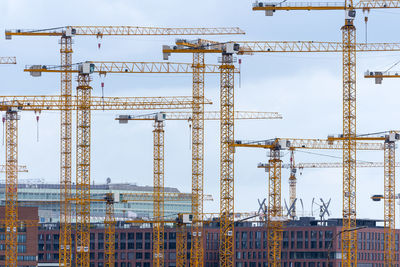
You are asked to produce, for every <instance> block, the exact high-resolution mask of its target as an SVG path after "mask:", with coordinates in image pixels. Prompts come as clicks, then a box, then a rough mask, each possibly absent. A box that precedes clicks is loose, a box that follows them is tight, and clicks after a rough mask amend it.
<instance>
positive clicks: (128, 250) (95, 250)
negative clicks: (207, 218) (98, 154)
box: [38, 218, 400, 267]
mask: <svg viewBox="0 0 400 267" xmlns="http://www.w3.org/2000/svg"><path fill="white" fill-rule="evenodd" d="M376 223H377V222H376V221H375V220H358V226H366V227H367V228H365V229H361V230H359V231H358V248H359V251H358V259H359V260H358V262H359V266H360V267H381V266H383V264H384V260H383V228H382V227H379V226H377V225H376ZM340 231H341V219H330V220H327V221H325V222H324V223H323V225H321V223H320V222H319V221H316V220H314V219H313V218H301V219H300V220H296V221H292V222H289V223H288V224H287V225H286V228H285V231H284V232H283V242H282V266H283V267H329V266H332V267H333V266H335V267H336V266H340V257H341V252H340ZM399 233H400V231H399V230H397V232H396V259H397V262H398V260H399ZM203 237H204V244H205V251H204V261H205V264H204V266H205V267H217V266H218V258H219V255H218V247H219V229H218V225H217V223H214V224H209V225H207V226H206V228H205V235H204V236H203ZM58 239H59V233H58V226H57V225H56V224H54V225H46V224H44V225H42V226H41V227H40V229H39V232H38V262H39V265H42V264H47V265H49V264H51V263H54V264H56V263H57V262H58V249H59V243H58V242H59V241H58ZM115 240H116V244H115V248H116V250H115V252H116V267H150V266H151V265H152V258H151V257H152V248H151V246H152V245H151V244H152V229H151V228H150V227H147V228H146V227H139V226H128V225H119V226H118V227H117V229H116V239H115ZM188 248H190V235H189V234H188ZM188 251H190V250H188ZM328 253H329V256H330V259H331V260H330V261H329V264H328V257H327V255H328ZM266 257H267V229H266V227H265V226H264V225H261V224H260V223H250V222H246V223H239V224H238V225H236V228H235V262H236V263H235V264H236V267H265V266H267V259H266ZM90 258H91V267H103V266H104V228H103V227H102V225H93V226H92V230H91V244H90ZM175 262H176V233H175V229H174V228H168V227H166V233H165V266H167V267H174V266H175ZM398 266H399V264H397V265H396V267H398Z"/></svg>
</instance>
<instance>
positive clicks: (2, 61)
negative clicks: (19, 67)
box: [0, 57, 17, 64]
mask: <svg viewBox="0 0 400 267" xmlns="http://www.w3.org/2000/svg"><path fill="white" fill-rule="evenodd" d="M0 64H17V59H16V58H15V57H0Z"/></svg>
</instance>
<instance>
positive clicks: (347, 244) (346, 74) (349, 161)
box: [341, 1, 357, 267]
mask: <svg viewBox="0 0 400 267" xmlns="http://www.w3.org/2000/svg"><path fill="white" fill-rule="evenodd" d="M349 4H351V5H352V4H353V3H352V1H350V2H349ZM350 10H351V9H350ZM342 38H343V40H342V42H343V54H342V55H343V138H344V140H343V195H342V197H343V227H344V229H345V230H346V229H347V230H349V229H353V228H356V227H357V225H356V218H357V202H356V192H357V190H356V189H357V183H356V182H357V180H356V160H357V157H356V156H357V150H356V148H357V147H356V140H355V138H356V117H357V114H356V103H357V101H356V99H357V98H356V97H357V95H356V46H355V44H356V28H355V27H354V25H353V20H352V19H347V20H346V21H345V25H344V26H343V27H342ZM341 241H342V246H341V248H342V255H343V256H342V265H343V266H349V267H350V266H357V232H356V231H344V232H343V233H342V239H341Z"/></svg>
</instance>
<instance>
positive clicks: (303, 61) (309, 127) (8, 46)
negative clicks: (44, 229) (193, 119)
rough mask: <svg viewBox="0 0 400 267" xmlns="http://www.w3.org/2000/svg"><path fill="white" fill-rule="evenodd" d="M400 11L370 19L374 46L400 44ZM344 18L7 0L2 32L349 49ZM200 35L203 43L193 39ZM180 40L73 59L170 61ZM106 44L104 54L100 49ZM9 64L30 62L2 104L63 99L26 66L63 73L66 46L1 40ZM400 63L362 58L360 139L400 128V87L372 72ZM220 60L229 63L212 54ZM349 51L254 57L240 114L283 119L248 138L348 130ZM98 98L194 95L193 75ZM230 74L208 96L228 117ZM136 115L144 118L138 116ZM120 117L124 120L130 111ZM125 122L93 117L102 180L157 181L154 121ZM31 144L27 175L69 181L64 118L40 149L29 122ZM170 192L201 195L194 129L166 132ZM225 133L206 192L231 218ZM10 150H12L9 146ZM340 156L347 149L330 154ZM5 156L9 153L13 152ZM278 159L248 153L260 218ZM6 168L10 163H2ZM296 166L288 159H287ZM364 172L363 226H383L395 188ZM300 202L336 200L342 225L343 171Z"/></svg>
mask: <svg viewBox="0 0 400 267" xmlns="http://www.w3.org/2000/svg"><path fill="white" fill-rule="evenodd" d="M399 14H400V13H399V12H398V11H394V10H388V11H372V12H371V13H370V14H369V25H368V41H370V42H395V41H397V40H398V36H397V35H396V34H394V33H397V32H398V29H397V27H398V26H397V25H398V23H397V22H398V19H399ZM343 15H344V14H343V13H342V12H282V13H279V12H277V13H275V15H274V16H273V17H265V16H264V15H263V13H262V12H253V11H251V1H244V0H242V1H238V0H234V1H227V0H218V1H215V0H214V1H213V0H205V1H201V2H199V1H187V0H186V1H184V0H170V1H159V0H155V1H136V0H134V1H128V0H125V1H124V0H113V1H111V0H97V1H94V0H90V1H76V0H70V1H54V0H52V1H50V0H37V1H29V0H25V1H23V0H2V1H0V25H2V28H1V31H4V29H8V28H12V29H14V28H23V29H26V28H28V29H29V28H34V29H41V28H51V27H57V26H66V25H132V26H159V27H202V26H204V27H206V26H209V27H217V26H239V27H241V28H242V29H243V30H245V31H246V32H247V35H246V36H231V37H207V38H209V39H213V40H270V41H272V40H314V41H341V31H340V27H341V25H342V24H343ZM363 17H364V16H363V14H362V12H359V13H358V17H357V20H356V26H357V27H358V40H360V41H364V40H365V25H364V19H363ZM193 38H195V37H193ZM174 40H175V37H127V38H113V37H112V38H107V37H104V38H103V40H97V39H96V38H94V37H77V38H75V39H74V42H75V43H74V54H73V61H74V62H81V61H85V60H114V61H123V60H124V61H161V60H162V54H161V46H162V45H163V44H173V43H174ZM98 42H101V49H100V50H99V49H98V48H97V44H98ZM0 49H1V56H6V55H7V56H8V55H10V56H17V61H18V65H16V66H0V69H1V72H0V73H1V74H0V75H1V81H2V87H1V88H0V94H1V95H12V94H21V95H22V94H58V93H59V90H60V89H59V87H60V85H59V84H60V82H59V75H56V74H44V75H43V76H42V77H41V78H32V77H30V76H29V74H27V73H23V72H22V69H23V67H24V65H25V64H58V63H59V45H58V38H54V37H43V38H40V37H39V38H37V37H36V38H35V37H33V38H28V37H20V38H17V37H16V38H14V39H13V40H12V41H6V40H4V38H2V39H1V40H0ZM397 60H399V56H398V55H397V53H394V52H386V53H380V54H378V53H370V54H366V53H364V54H360V55H359V57H358V66H357V70H358V79H357V81H358V87H357V88H358V104H357V108H358V109H357V116H358V132H360V133H361V132H362V133H366V132H376V131H382V130H388V129H397V128H398V127H397V124H396V123H395V120H396V119H397V118H398V117H399V115H400V111H399V109H398V108H397V107H398V105H397V104H398V97H399V93H398V88H397V87H398V83H399V82H400V81H397V80H384V83H383V85H381V86H377V85H374V83H373V81H372V80H365V79H364V78H363V72H364V71H365V70H366V69H367V68H369V69H385V68H387V67H389V66H390V65H391V64H392V63H394V62H396V61H397ZM171 61H174V62H190V61H191V55H181V56H178V55H173V56H172V57H171ZM207 62H208V63H216V62H217V56H215V55H212V56H207ZM341 68H342V66H341V55H340V54H290V55H289V54H273V55H254V56H247V57H243V64H242V76H241V78H242V82H241V87H240V88H239V86H238V85H239V84H238V79H236V92H235V93H236V95H235V97H236V109H237V110H253V111H278V112H281V113H282V114H283V116H284V120H280V121H246V122H244V121H239V122H237V124H236V125H237V126H236V130H235V134H236V139H268V138H272V137H299V138H311V137H320V138H324V137H326V136H327V135H328V134H332V133H340V132H341V131H342V129H341V125H342V100H341V99H342V97H341V92H342V87H341V80H342V78H341V75H342V74H341V73H342V71H341ZM93 78H94V80H93V82H92V85H93V88H94V90H93V95H100V94H101V89H100V83H101V82H102V81H104V82H105V95H108V96H159V95H160V96H163V95H190V94H191V77H190V75H189V76H184V75H169V76H166V75H165V76H164V75H129V74H124V75H117V74H116V75H108V76H107V77H106V78H102V79H100V78H99V77H97V76H93ZM218 84H219V80H218V75H216V76H213V77H212V76H209V77H207V80H206V96H207V97H208V98H212V100H213V101H214V106H213V107H208V109H209V110H216V109H218V103H219V100H218V98H219V85H218ZM131 113H132V112H131ZM118 114H123V113H122V112H121V113H118ZM116 115H117V113H113V112H96V113H93V119H92V120H93V128H92V180H93V181H94V182H95V183H103V182H105V179H106V178H107V177H111V178H112V179H113V181H115V182H116V181H120V182H124V181H125V182H136V183H138V184H151V183H152V179H153V178H152V172H153V170H152V123H150V122H133V123H130V124H128V125H118V124H117V123H116V122H115V121H114V120H113V119H114V117H115V116H116ZM22 117H23V118H22V120H21V121H20V135H19V151H20V153H19V161H20V163H21V164H22V163H25V164H27V165H28V168H29V171H30V172H29V174H22V175H21V176H20V177H21V178H29V177H32V178H44V179H46V180H47V181H49V182H50V181H51V182H58V177H59V115H58V113H56V112H46V113H43V114H42V115H41V118H40V142H39V143H37V142H36V122H35V117H34V115H33V114H31V113H24V114H22ZM166 124H167V125H166V128H165V129H166V137H165V140H166V148H165V150H166V152H165V153H166V160H165V184H166V186H175V187H178V188H179V189H180V190H181V191H185V192H188V191H190V186H191V181H190V179H191V178H190V175H191V151H190V135H189V133H190V131H189V127H188V125H187V123H186V122H173V121H171V122H167V123H166ZM218 142H219V124H218V123H217V122H207V123H206V149H205V150H206V156H205V192H206V193H210V194H212V195H213V196H214V202H213V203H206V205H205V206H206V211H210V212H211V211H213V212H216V211H218V209H219V201H218V198H219V143H218ZM3 150H4V149H3ZM319 153H322V154H329V155H333V156H337V157H340V156H341V153H340V151H337V152H327V151H322V152H319ZM1 155H4V152H2V154H1ZM358 158H359V159H361V160H376V161H381V160H383V152H382V153H380V152H359V153H358ZM266 159H267V157H266V151H263V150H252V149H238V150H237V153H236V165H235V173H236V182H235V189H236V190H235V196H236V201H235V205H236V210H237V211H250V210H256V209H257V208H258V207H257V198H264V197H266V192H267V178H266V174H265V173H264V172H263V171H262V170H260V169H257V168H256V165H257V163H258V162H260V161H265V160H266ZM0 160H1V161H3V162H4V156H0ZM287 161H288V156H286V157H285V158H284V162H287ZM296 161H297V162H318V161H320V162H331V161H341V160H340V159H339V158H338V159H335V158H332V157H319V156H316V155H311V154H305V153H301V152H298V153H297V154H296ZM357 174H358V202H357V203H358V213H359V217H368V218H382V215H383V208H382V207H383V206H382V203H372V202H371V200H370V199H369V197H370V195H372V194H374V193H381V192H382V191H383V169H374V170H371V169H360V170H358V171H357ZM288 176H289V173H288V171H287V170H285V171H284V172H283V177H282V178H283V179H282V181H283V195H284V198H285V199H287V198H288V186H287V183H288V182H287V179H288ZM298 178H299V183H298V195H299V197H301V198H302V199H303V200H304V202H305V205H306V206H305V210H306V211H307V212H308V211H309V210H310V209H311V208H310V206H311V199H312V198H313V197H318V198H319V197H323V198H324V199H329V198H332V204H331V205H332V211H333V215H334V216H337V217H339V216H341V202H342V195H341V179H342V176H341V170H340V169H337V170H333V169H322V170H318V169H315V170H304V171H303V175H302V176H299V177H298Z"/></svg>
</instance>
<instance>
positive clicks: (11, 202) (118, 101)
mask: <svg viewBox="0 0 400 267" xmlns="http://www.w3.org/2000/svg"><path fill="white" fill-rule="evenodd" d="M84 78H87V77H84ZM86 81H87V80H86V79H83V81H80V84H79V87H80V88H79V93H80V94H81V95H83V96H84V97H80V98H78V97H77V98H76V99H74V100H73V101H71V102H70V104H69V105H68V109H70V110H77V117H78V116H80V117H82V120H79V124H78V127H80V129H78V137H79V142H78V145H77V146H78V149H79V150H78V152H79V154H78V155H77V168H78V171H77V177H78V178H79V180H78V179H77V194H80V195H79V196H78V199H79V201H81V202H80V203H77V204H79V205H81V207H79V208H78V209H80V212H81V214H83V215H84V216H82V217H83V218H84V220H81V221H80V220H78V221H77V223H81V225H78V227H80V228H78V229H88V227H90V225H89V224H88V222H89V223H90V221H87V218H88V217H87V216H88V214H89V212H90V210H88V208H89V209H90V204H88V202H89V203H90V195H88V194H90V191H89V190H90V187H88V186H86V183H87V182H90V176H89V177H88V175H89V174H90V172H89V168H90V165H89V162H88V156H89V155H88V153H89V151H90V150H89V145H90V127H89V126H90V124H88V123H89V122H90V120H89V118H88V117H89V116H88V115H89V114H90V111H91V110H140V109H142V110H145V109H147V110H154V109H160V108H161V109H179V108H184V109H190V108H191V107H192V104H193V101H192V98H189V97H187V98H185V97H176V98H174V97H153V98H152V97H149V98H146V97H122V98H118V97H108V98H107V97H106V98H103V97H91V96H90V93H89V94H88V92H85V90H87V91H88V90H89V88H88V85H87V84H85V82H86ZM64 107H65V105H64V102H63V98H62V97H60V96H53V97H51V96H30V97H29V96H20V97H15V96H0V111H6V225H7V227H6V229H8V230H7V231H6V237H7V238H6V244H7V246H6V255H7V256H8V257H6V264H7V266H16V265H17V249H16V246H17V243H16V241H17V240H16V239H17V235H16V231H14V230H15V229H17V228H16V227H17V221H18V217H17V214H18V213H17V203H18V191H17V189H18V176H17V164H18V154H17V153H18V150H17V145H18V134H17V129H18V120H19V114H18V113H19V111H21V110H25V111H29V110H30V111H43V110H62V109H63V108H64ZM80 145H81V146H80ZM78 182H79V185H78ZM88 189H89V190H88ZM79 190H80V192H78V191H79ZM80 197H81V198H80ZM69 199H70V198H69ZM87 235H89V232H87ZM81 240H82V241H80V242H81V243H80V244H79V245H77V252H78V253H81V254H83V255H85V254H88V253H89V249H88V248H89V243H87V244H86V243H82V242H88V241H89V239H88V238H86V236H85V233H84V234H83V235H82V238H81ZM70 244H71V243H69V244H67V245H68V246H69V248H71V245H70ZM77 244H78V243H77ZM65 248H66V249H68V248H67V247H65ZM84 257H85V258H83V260H85V259H86V256H84ZM80 263H82V262H80Z"/></svg>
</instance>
